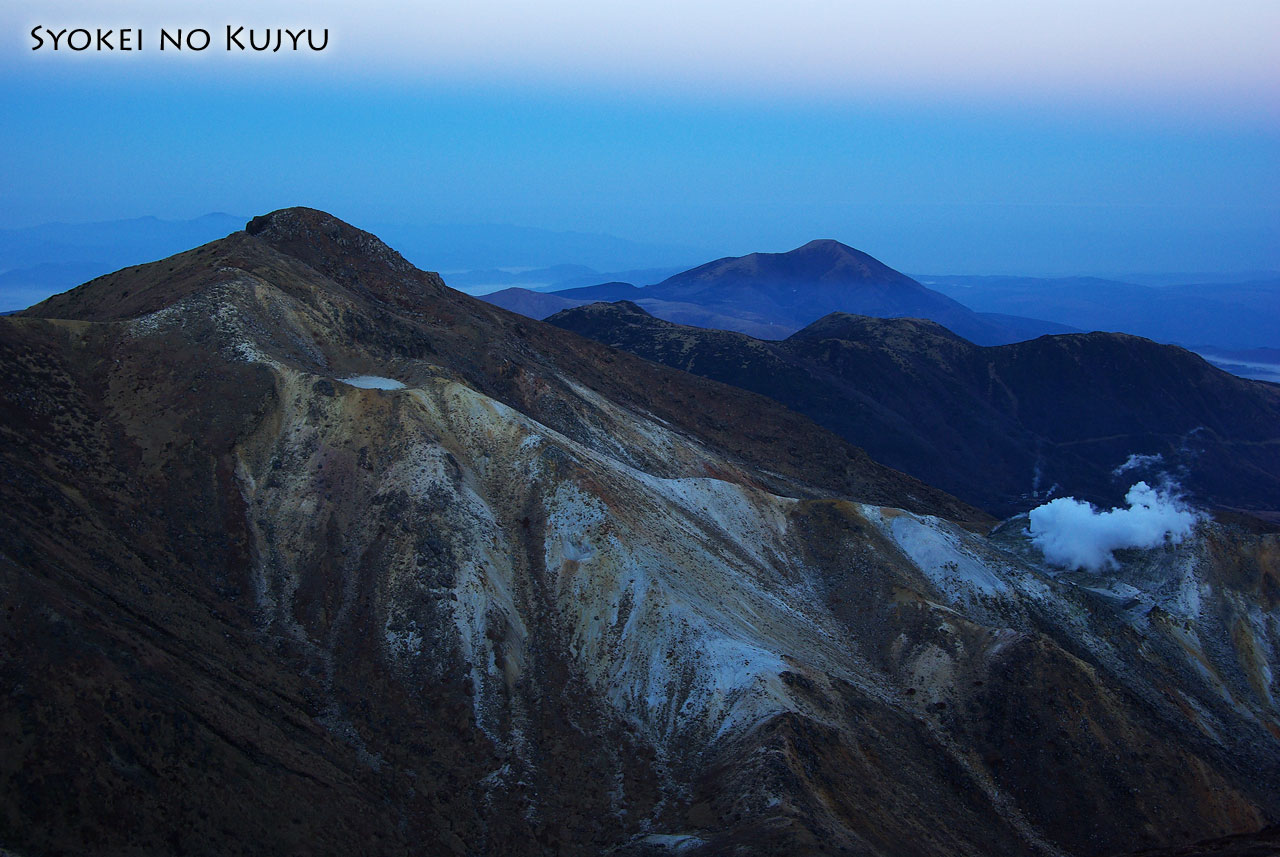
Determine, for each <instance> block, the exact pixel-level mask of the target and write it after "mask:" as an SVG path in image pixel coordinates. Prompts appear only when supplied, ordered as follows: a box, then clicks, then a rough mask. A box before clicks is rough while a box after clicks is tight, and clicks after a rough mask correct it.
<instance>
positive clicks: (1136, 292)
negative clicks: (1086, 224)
mask: <svg viewBox="0 0 1280 857" xmlns="http://www.w3.org/2000/svg"><path fill="white" fill-rule="evenodd" d="M921 281H922V282H924V283H925V284H926V285H928V286H929V287H930V288H932V289H935V290H937V291H939V292H942V293H943V294H946V295H948V296H950V297H952V298H954V299H956V300H958V301H960V302H961V303H963V304H964V305H965V306H967V307H970V308H972V309H974V310H977V311H979V312H998V313H1012V314H1014V315H1029V316H1034V317H1036V318H1045V319H1050V320H1052V321H1056V322H1058V323H1060V324H1066V325H1071V326H1073V327H1077V328H1080V329H1082V330H1122V331H1124V332H1125V333H1132V334H1136V335H1138V336H1145V337H1147V338H1149V339H1155V340H1157V341H1159V342H1170V343H1175V344H1178V345H1185V346H1187V347H1196V348H1203V347H1206V346H1215V347H1217V348H1219V349H1232V350H1241V349H1251V348H1280V275H1272V276H1271V277H1270V278H1267V279H1260V280H1253V281H1248V282H1208V283H1198V284H1197V283H1192V284H1183V285H1167V286H1149V285H1137V284H1134V283H1126V282H1119V281H1116V280H1103V279H1097V278H1094V277H1067V278H1059V279H1040V278H1035V277H951V276H930V277H922V278H921Z"/></svg>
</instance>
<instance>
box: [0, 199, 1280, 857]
mask: <svg viewBox="0 0 1280 857" xmlns="http://www.w3.org/2000/svg"><path fill="white" fill-rule="evenodd" d="M401 385H403V386H401ZM0 398H3V400H4V402H5V408H4V410H3V415H4V416H3V421H2V422H0V432H3V438H4V443H3V445H2V446H0V467H2V468H3V472H4V479H3V482H2V483H0V484H2V485H3V492H4V494H3V504H2V505H0V515H2V516H3V527H0V592H3V603H4V605H5V614H4V615H5V621H4V626H3V628H4V633H5V643H4V646H3V648H2V649H0V675H2V676H3V678H4V686H5V687H6V688H10V689H11V690H10V692H8V693H7V694H5V695H3V696H0V740H2V741H3V742H4V746H5V747H6V748H8V750H7V752H6V753H5V754H4V755H3V758H2V759H0V783H3V787H0V847H4V848H7V849H10V850H13V851H15V852H16V853H20V854H27V853H67V854H70V853H77V854H79V853H98V854H125V853H157V852H165V853H201V854H215V853H216V854H237V853H244V854H265V853H280V852H285V851H307V852H312V853H314V852H325V853H340V852H353V853H354V852H358V853H405V854H437V853H444V854H448V853H457V854H495V855H496V854H521V853H529V854H537V853H548V854H552V853H560V854H598V853H602V852H607V851H610V850H612V851H614V852H615V853H636V854H640V853H663V852H670V851H676V850H679V851H681V852H682V853H695V854H696V853H702V854H722V853H723V854H729V853H742V854H777V853H790V854H817V853H840V852H842V851H843V852H844V853H850V854H865V855H903V857H906V855H918V854H938V855H982V854H997V853H998V854H1014V855H1016V854H1079V855H1086V854H1102V853H1108V852H1113V851H1119V850H1124V849H1133V848H1137V847H1143V846H1155V845H1172V844H1178V843H1182V842H1187V841H1192V840H1195V839H1203V838H1206V837H1209V836H1215V835H1221V834H1225V833H1230V832H1238V831H1246V830H1254V829H1257V828H1259V827H1261V826H1262V825H1263V824H1264V822H1266V821H1267V820H1274V819H1275V818H1276V816H1277V814H1278V813H1280V788H1277V786H1276V783H1280V723H1278V721H1277V711H1276V706H1275V700H1274V694H1275V692H1276V690H1277V688H1276V687H1275V685H1274V680H1273V677H1272V671H1271V670H1272V667H1271V665H1272V664H1274V663H1275V662H1276V660H1277V656H1278V654H1280V647H1278V642H1280V633H1278V632H1277V608H1278V606H1280V582H1278V581H1280V544H1277V540H1276V536H1274V535H1270V534H1266V533H1256V532H1250V531H1248V530H1245V529H1243V528H1241V527H1239V526H1234V525H1228V524H1223V523H1210V522H1206V523H1203V524H1201V525H1200V527H1199V528H1198V529H1197V532H1196V535H1195V537H1194V538H1192V539H1190V540H1188V541H1187V542H1185V543H1183V544H1181V545H1178V546H1168V547H1166V548H1163V549H1160V550H1155V551H1147V552H1133V553H1132V554H1131V555H1126V556H1125V557H1124V560H1125V561H1124V563H1123V564H1122V565H1121V567H1120V568H1119V569H1117V570H1116V571H1114V572H1108V573H1107V574H1105V575H1102V576H1098V577H1093V576H1088V575H1083V574H1063V575H1051V574H1049V573H1047V572H1046V570H1045V569H1044V568H1043V566H1042V564H1041V560H1040V558H1039V555H1038V553H1037V551H1036V550H1035V549H1034V548H1033V547H1032V546H1030V545H1029V544H1028V543H1027V541H1026V539H1025V537H1024V536H1023V535H1021V529H1020V526H1019V525H1018V524H1017V522H1014V523H1012V524H1008V525H1006V526H1004V527H1002V528H1001V529H999V530H998V531H997V532H996V533H995V534H994V535H993V536H992V537H991V538H986V537H984V536H981V535H977V534H975V533H974V532H972V529H973V526H972V525H973V524H975V523H981V522H982V521H983V520H984V519H983V518H982V516H981V515H980V513H977V512H975V511H974V510H972V509H971V508H969V507H967V506H965V505H964V504H962V503H960V502H958V501H956V500H954V499H953V498H950V497H949V496H947V495H945V494H942V493H941V492H938V491H936V490H934V489H930V488H928V487H927V486H924V485H922V484H921V483H918V482H915V481H914V480H911V479H909V478H907V477H903V476H902V475H901V474H898V473H896V472H894V471H891V470H888V469H887V468H883V467H880V466H878V465H876V464H874V463H873V462H871V461H870V460H869V459H867V458H866V456H865V455H864V454H862V453H860V452H859V451H858V450H856V449H854V448H852V447H849V446H848V445H846V444H844V443H843V442H842V441H840V440H839V439H837V438H835V437H834V436H833V435H830V434H828V433H826V432H825V431H822V430H820V429H818V428H816V427H815V426H813V425H812V424H811V423H809V422H807V421H806V420H804V419H803V418H801V417H798V416H797V415H794V414H792V413H790V412H788V411H785V410H784V409H782V408H780V407H778V406H777V405H775V404H773V403H771V402H769V401H767V400H765V399H763V398H761V397H757V396H753V395H750V394H746V393H743V392H742V391H738V390H735V389H732V388H729V387H725V386H722V385H719V384H715V383H712V382H708V381H702V380H699V379H694V378H691V377H689V376H686V375H683V374H682V373H678V372H675V371H673V370H669V369H665V368H662V367H658V366H654V365H653V364H649V363H646V362H644V361H641V360H638V359H636V358H633V357H631V356H628V355H625V354H622V353H620V352H616V351H613V350H610V349H607V348H605V347H603V346H600V345H596V344H594V343H590V342H588V341H586V340H583V339H580V338H578V337H576V336H573V335H571V334H567V333H565V332H562V331H559V330H557V329H555V328H552V327H549V326H545V325H541V324H537V323H534V322H530V321H528V320H525V319H520V318H518V317H515V316H512V315H510V314H508V313H505V312H503V311H501V310H497V309H495V308H491V307H487V306H485V305H483V304H481V303H479V302H477V301H474V300H472V299H469V298H466V297H465V296H462V295H459V294H456V293H453V292H451V291H449V290H448V289H446V288H445V287H444V286H443V285H442V284H441V283H440V282H439V280H438V278H436V277H434V276H433V275H429V274H424V273H422V272H419V271H416V270H414V269H412V268H411V267H409V266H408V265H407V264H406V263H404V262H403V260H402V259H400V258H399V257H398V256H397V255H396V254H394V253H393V252H392V251H390V250H389V249H387V248H386V247H385V246H384V245H382V244H381V242H378V241H377V240H376V239H374V238H373V237H372V236H370V235H367V234H366V233H361V232H359V231H358V230H355V229H353V228H351V227H349V226H347V225H346V224H343V223H341V222H340V221H337V220H335V219H333V218H331V217H329V216H328V215H324V214H322V213H320V212H314V211H309V210H305V209H289V210H285V211H282V212H276V213H274V214H272V215H268V216H267V217H265V218H256V219H255V220H254V221H253V222H251V224H250V228H249V232H247V233H238V234H236V235H233V236H231V237H229V238H228V239H225V240H224V241H221V242H215V243H214V244H212V245H206V246H205V247H203V248H198V249H197V250H194V251H191V252H190V253H187V254H182V255H180V256H178V257H174V258H173V259H170V260H165V261H163V262H159V263H155V264H154V265H150V266H143V267H141V268H137V269H130V270H127V271H123V272H120V273H118V274H115V275H112V276H110V277H107V278H103V279H101V280H98V281H95V282H93V283H90V284H87V285H86V286H83V287H81V288H80V289H77V290H74V291H73V292H71V293H68V294H67V295H64V296H60V297H58V298H54V299H51V300H50V301H49V302H46V303H45V304H43V305H41V306H39V307H36V308H34V309H33V310H32V311H31V312H29V313H27V314H26V315H25V316H22V317H16V318H9V319H4V320H0ZM904 506H905V507H907V508H909V509H910V511H903V509H902V507H904ZM952 520H960V521H965V522H968V523H969V524H970V525H971V526H970V527H969V528H966V527H961V526H957V525H956V524H954V523H952V522H951V521H952Z"/></svg>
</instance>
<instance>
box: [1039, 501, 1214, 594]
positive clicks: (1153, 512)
mask: <svg viewBox="0 0 1280 857" xmlns="http://www.w3.org/2000/svg"><path fill="white" fill-rule="evenodd" d="M1124 500H1125V502H1126V503H1127V504H1129V505H1128V508H1115V509H1110V510H1108V511H1104V512H1103V511H1098V510H1097V509H1096V508H1094V507H1093V506H1092V505H1091V504H1089V503H1085V502H1082V501H1080V500H1077V499H1075V498H1074V497H1059V498H1058V499H1056V500H1052V501H1050V502H1048V503H1045V504H1044V505H1043V506H1039V507H1037V508H1035V509H1032V510H1031V540H1032V541H1033V542H1034V543H1035V544H1036V545H1037V546H1038V547H1039V548H1040V549H1041V550H1042V551H1044V557H1045V559H1046V560H1048V561H1049V562H1050V563H1052V564H1053V565H1057V566H1061V567H1062V568H1083V569H1087V570H1089V571H1095V572H1096V571H1101V570H1102V569H1104V568H1114V567H1115V566H1116V560H1115V557H1114V556H1112V551H1115V550H1118V549H1120V548H1154V547H1159V546H1160V545H1162V544H1164V543H1165V541H1166V540H1168V541H1172V542H1173V543H1175V544H1176V543H1178V542H1180V541H1182V539H1183V538H1184V537H1185V536H1187V535H1188V534H1189V533H1190V532H1191V528H1192V527H1194V526H1195V523H1196V519H1197V515H1196V513H1195V512H1193V511H1191V510H1190V509H1188V508H1187V507H1186V505H1184V504H1183V503H1182V502H1181V501H1180V500H1179V499H1178V497H1177V496H1176V495H1175V494H1174V493H1172V492H1171V491H1167V490H1159V489H1156V488H1152V487H1151V486H1150V485H1148V484H1147V483H1146V482H1138V483H1137V484H1135V485H1134V486H1133V487H1132V488H1130V489H1129V493H1127V494H1126V495H1125V498H1124Z"/></svg>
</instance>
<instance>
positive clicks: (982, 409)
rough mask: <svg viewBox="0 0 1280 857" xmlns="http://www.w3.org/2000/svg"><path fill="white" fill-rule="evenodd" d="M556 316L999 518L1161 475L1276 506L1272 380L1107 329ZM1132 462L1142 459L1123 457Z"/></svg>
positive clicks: (1277, 412)
mask: <svg viewBox="0 0 1280 857" xmlns="http://www.w3.org/2000/svg"><path fill="white" fill-rule="evenodd" d="M548 321H549V322H550V323H551V324H554V325H557V326H559V327H563V328H565V329H566V330H572V331H574V332H576V333H579V334H582V335H583V336H587V337H590V338H592V339H595V340H598V341H600V342H604V343H606V344H609V345H612V346H615V347H617V348H621V349H623V350H625V351H629V352H631V353H633V354H637V355H639V356H641V357H644V358H646V359H648V360H653V361H655V362H658V363H662V364H665V365H668V366H674V367H676V368H679V369H683V370H685V371H687V372H692V373H693V374H696V375H701V376H703V377H707V378H714V379H715V380H717V381H723V382H725V383H728V384H734V385H736V386H739V387H742V388H744V389H748V390H752V391H754V392H757V393H760V394H762V395H766V396H769V397H771V398H773V399H776V400H778V401H779V402H782V403H783V404H785V405H787V406H788V407H790V408H792V409H794V410H796V411H799V412H800V413H802V414H805V415H806V416H808V417H810V418H811V419H813V420H814V421H815V422H817V423H819V424H821V425H823V426H826V427H827V428H829V429H831V430H832V431H834V432H836V433H837V434H839V435H840V436H841V437H844V438H845V439H846V440H849V441H850V442H852V443H856V444H858V445H859V446H861V447H862V448H864V449H866V450H867V451H868V452H870V454H871V455H872V457H873V458H875V459H876V460H877V461H881V462H884V463H886V464H888V465H890V466H892V467H895V468H898V469H900V470H902V471H904V472H906V473H910V474H912V475H913V476H916V477H918V478H920V479H922V480H924V481H926V482H928V483H929V484H932V485H937V486H939V487H941V488H944V489H946V490H947V491H950V492H952V493H954V494H956V495H957V496H959V497H962V498H964V499H966V500H968V501H969V502H971V503H975V504H977V505H979V506H982V507H983V508H986V509H989V510H991V511H993V512H995V513H997V514H1001V515H1007V514H1013V513H1015V512H1019V511H1025V509H1026V508H1028V507H1029V506H1030V505H1034V504H1037V503H1040V502H1043V500H1044V498H1045V497H1046V496H1048V495H1049V494H1050V492H1052V493H1054V494H1057V495H1061V494H1074V495H1076V496H1078V497H1081V498H1084V499H1088V500H1091V501H1094V502H1098V503H1107V504H1111V503H1115V502H1116V501H1117V500H1119V498H1120V497H1121V496H1122V495H1123V494H1124V492H1125V489H1127V488H1128V487H1129V485H1131V484H1132V483H1133V481H1135V480H1136V479H1138V478H1148V479H1153V480H1154V479H1159V478H1163V477H1165V476H1173V477H1176V478H1178V479H1179V480H1180V483H1181V485H1182V487H1183V488H1184V489H1185V490H1187V491H1189V492H1190V493H1191V495H1192V496H1193V497H1194V498H1195V499H1196V500H1197V501H1199V502H1202V503H1204V504H1207V505H1218V506H1227V507H1233V508H1241V509H1249V510H1254V511H1256V512H1258V513H1260V514H1262V515H1263V516H1277V515H1280V388H1277V387H1276V386H1275V385H1271V384H1262V383H1258V382H1254V381H1247V380H1244V379H1241V378H1237V377H1235V376H1233V375H1230V374H1228V373H1226V372H1223V371H1221V370H1219V369H1216V368H1214V367H1213V366H1211V365H1210V364H1209V363H1207V362H1206V361H1205V360H1203V359H1201V358H1200V357H1198V356H1196V355H1195V354H1192V353H1191V352H1189V351H1185V350H1183V349H1181V348H1177V347H1174V346H1167V345H1159V344H1157V343H1154V342H1151V341H1150V340H1146V339H1141V338H1139V337H1135V336H1127V335H1125V334H1118V333H1089V334H1070V335H1060V336H1045V337H1041V338H1039V339H1034V340H1030V341H1027V342H1019V343H1015V344H1011V345H1003V346H999V347H987V348H984V347H980V346H977V345H974V344H972V343H970V342H967V341H966V340H964V339H962V338H960V337H958V336H956V335H955V334H953V333H951V332H950V331H948V330H946V329H945V328H944V327H942V326H940V325H938V324H936V323H933V322H928V321H921V320H918V319H876V318H867V317H863V316H853V315H847V314H843V313H834V314H832V315H829V316H826V317H824V318H822V319H819V320H818V321H816V322H814V323H813V324H811V325H809V326H808V327H806V328H804V329H803V330H801V331H799V332H797V333H795V334H793V335H792V336H791V337H789V338H788V339H786V340H784V341H781V342H770V341H761V340H756V339H752V338H750V337H748V336H745V335H743V334H740V333H733V332H727V331H717V330H702V329H699V328H694V327H686V326H681V325H676V324H672V323H671V322H667V321H663V320H661V319H657V318H654V317H653V316H651V315H649V314H648V313H646V312H645V311H644V310H643V309H641V308H640V307H639V306H637V305H636V304H634V303H630V302H619V303H615V304H593V305H589V306H584V307H580V308H577V309H572V310H565V311H563V312H560V313H557V314H556V315H553V316H552V317H551V318H550V319H548ZM1133 455H1136V456H1144V457H1145V458H1137V459H1134V462H1145V464H1146V466H1145V469H1141V468H1137V467H1131V468H1129V469H1126V470H1122V472H1120V473H1119V474H1117V473H1115V471H1116V470H1117V468H1122V467H1123V466H1124V465H1125V464H1126V462H1128V461H1130V456H1133Z"/></svg>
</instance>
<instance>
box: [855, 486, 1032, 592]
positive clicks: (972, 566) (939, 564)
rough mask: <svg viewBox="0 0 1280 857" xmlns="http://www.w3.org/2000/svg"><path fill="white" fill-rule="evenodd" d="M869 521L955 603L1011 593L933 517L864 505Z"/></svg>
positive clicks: (945, 526) (1005, 585)
mask: <svg viewBox="0 0 1280 857" xmlns="http://www.w3.org/2000/svg"><path fill="white" fill-rule="evenodd" d="M863 513H864V514H865V515H866V517H867V518H868V520H871V521H873V522H875V523H877V524H878V525H879V527H880V529H881V531H882V532H884V533H885V534H886V535H888V536H889V537H890V538H892V539H893V541H894V543H895V544H897V545H898V547H899V548H901V549H902V552H903V553H905V554H906V555H907V558H908V559H910V560H911V562H912V563H914V564H915V565H916V566H917V567H918V568H919V569H920V570H921V571H922V572H924V574H925V576H926V577H928V578H929V580H930V582H932V583H933V585H934V586H936V587H938V589H940V590H942V591H943V592H945V593H947V594H948V595H949V596H951V597H952V598H953V599H955V600H956V601H962V602H973V601H975V600H976V599H978V598H980V597H991V596H1003V595H1008V594H1009V593H1010V587H1009V584H1008V583H1007V582H1006V581H1005V580H1004V579H1002V578H1001V577H1000V576H998V575H997V574H996V573H995V572H994V571H992V569H991V566H990V564H989V563H990V560H987V559H984V558H982V557H979V556H978V555H977V554H975V553H974V552H973V551H971V550H969V548H968V547H967V546H965V545H964V543H963V542H962V540H961V537H960V536H959V534H958V533H956V532H955V531H954V529H953V528H951V527H950V526H949V525H947V524H945V523H943V521H942V520H940V519H939V518H935V517H933V516H932V515H923V516H920V515H913V514H910V513H908V512H900V511H898V510H896V509H895V510H889V511H888V513H886V510H883V509H879V508H877V507H875V506H864V507H863Z"/></svg>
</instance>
